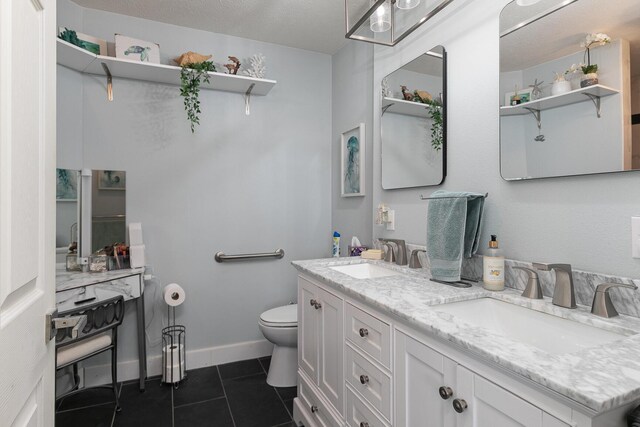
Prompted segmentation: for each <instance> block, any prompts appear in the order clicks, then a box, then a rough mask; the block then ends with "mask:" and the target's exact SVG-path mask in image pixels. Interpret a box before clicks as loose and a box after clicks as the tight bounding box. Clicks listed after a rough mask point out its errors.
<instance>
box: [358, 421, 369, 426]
mask: <svg viewBox="0 0 640 427" xmlns="http://www.w3.org/2000/svg"><path fill="white" fill-rule="evenodd" d="M360 427H369V423H368V422H366V421H363V422H361V423H360Z"/></svg>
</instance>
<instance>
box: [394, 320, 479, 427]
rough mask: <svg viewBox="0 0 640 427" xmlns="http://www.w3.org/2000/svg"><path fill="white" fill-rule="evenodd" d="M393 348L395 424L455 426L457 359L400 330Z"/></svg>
mask: <svg viewBox="0 0 640 427" xmlns="http://www.w3.org/2000/svg"><path fill="white" fill-rule="evenodd" d="M395 349H396V350H395V351H396V357H395V359H396V360H395V366H396V370H395V383H396V392H395V393H396V422H395V425H396V426H397V427H432V426H438V427H440V426H442V427H455V426H456V415H455V412H454V411H453V407H452V402H453V399H454V397H455V395H456V384H455V382H456V363H455V362H453V361H452V360H450V359H447V358H446V357H444V356H443V355H442V354H440V353H438V352H437V351H435V350H433V349H431V348H429V347H427V346H426V345H424V344H422V343H420V342H418V341H416V340H414V339H413V338H411V337H409V336H407V335H405V334H403V333H401V332H396V345H395ZM441 388H442V393H443V396H444V397H442V396H441V395H440V393H441V390H440V389H441ZM486 427H491V426H489V425H487V426H486Z"/></svg>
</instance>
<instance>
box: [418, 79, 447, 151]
mask: <svg viewBox="0 0 640 427" xmlns="http://www.w3.org/2000/svg"><path fill="white" fill-rule="evenodd" d="M413 102H420V103H422V104H426V105H427V113H429V118H430V119H431V120H432V121H433V123H432V124H431V146H432V147H433V149H434V150H436V151H440V150H441V149H442V144H443V142H444V120H443V117H442V102H440V101H438V100H437V99H433V98H432V97H431V95H429V94H428V93H427V92H424V91H418V90H416V91H414V92H413Z"/></svg>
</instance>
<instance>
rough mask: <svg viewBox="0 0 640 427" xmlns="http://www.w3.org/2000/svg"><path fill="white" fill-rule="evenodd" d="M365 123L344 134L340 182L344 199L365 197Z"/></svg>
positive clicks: (342, 138) (341, 144) (341, 141)
mask: <svg viewBox="0 0 640 427" xmlns="http://www.w3.org/2000/svg"><path fill="white" fill-rule="evenodd" d="M364 135H365V133H364V123H360V124H359V125H358V126H356V127H355V128H353V129H349V130H348V131H346V132H343V133H342V137H341V140H340V147H341V153H342V154H341V162H340V164H341V167H340V181H341V186H340V188H341V192H340V195H341V196H342V197H356V196H364V194H365V193H364V164H365V161H366V156H365V152H364V149H365V140H364Z"/></svg>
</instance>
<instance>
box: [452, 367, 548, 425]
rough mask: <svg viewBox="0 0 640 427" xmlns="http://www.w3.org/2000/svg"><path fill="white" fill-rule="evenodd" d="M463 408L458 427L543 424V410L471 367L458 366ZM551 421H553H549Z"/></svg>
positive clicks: (458, 389)
mask: <svg viewBox="0 0 640 427" xmlns="http://www.w3.org/2000/svg"><path fill="white" fill-rule="evenodd" d="M454 397H455V398H456V399H458V400H459V401H462V403H463V406H462V407H460V409H464V410H463V411H462V412H461V413H458V414H457V415H456V417H457V419H458V423H457V425H458V427H522V426H524V427H542V426H543V415H544V412H543V411H542V410H541V409H540V408H538V407H536V406H533V405H532V404H530V403H529V402H527V401H525V400H523V399H521V398H519V397H517V396H516V395H514V394H511V393H510V392H508V391H507V390H505V389H503V388H502V387H499V386H497V385H496V384H494V383H492V382H490V381H487V380H486V379H484V378H483V377H481V376H479V375H477V374H474V373H473V372H471V371H469V370H468V369H466V368H464V367H462V366H458V370H457V393H456V396H454ZM546 425H552V424H546Z"/></svg>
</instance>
